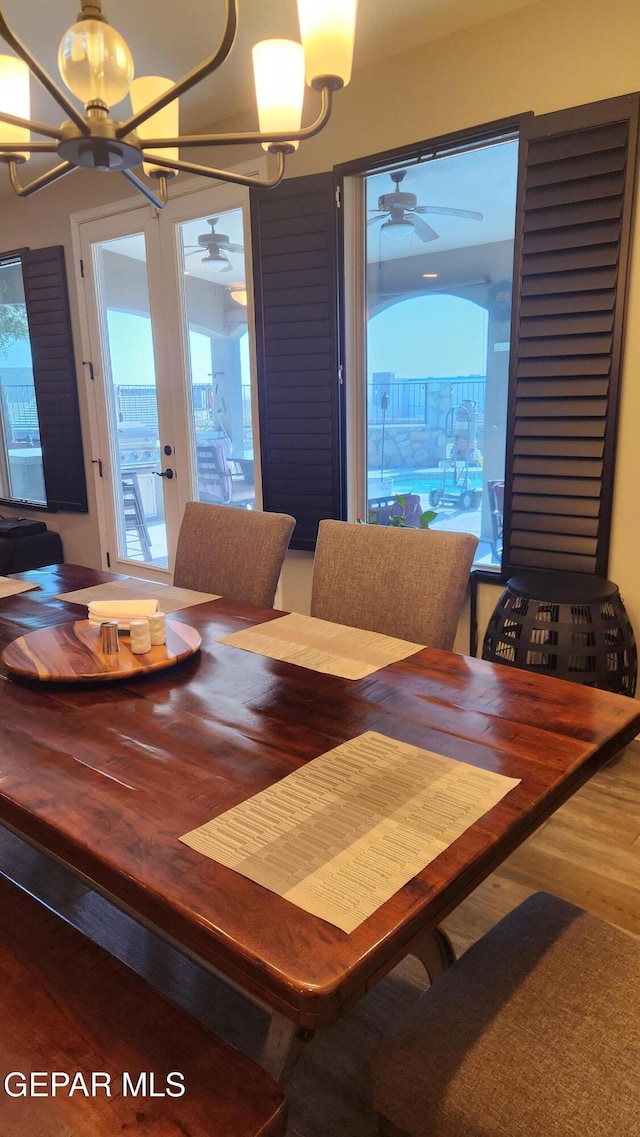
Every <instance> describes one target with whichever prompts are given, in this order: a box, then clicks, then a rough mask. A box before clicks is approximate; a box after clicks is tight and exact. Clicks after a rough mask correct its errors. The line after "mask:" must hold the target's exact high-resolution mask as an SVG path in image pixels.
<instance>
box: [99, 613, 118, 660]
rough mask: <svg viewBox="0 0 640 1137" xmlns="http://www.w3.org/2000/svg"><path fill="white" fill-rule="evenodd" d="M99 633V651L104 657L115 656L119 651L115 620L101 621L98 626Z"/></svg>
mask: <svg viewBox="0 0 640 1137" xmlns="http://www.w3.org/2000/svg"><path fill="white" fill-rule="evenodd" d="M100 633H101V640H100V649H101V651H102V652H103V653H104V654H105V655H115V653H116V652H117V651H120V641H119V639H118V621H117V620H103V621H102V623H101V624H100Z"/></svg>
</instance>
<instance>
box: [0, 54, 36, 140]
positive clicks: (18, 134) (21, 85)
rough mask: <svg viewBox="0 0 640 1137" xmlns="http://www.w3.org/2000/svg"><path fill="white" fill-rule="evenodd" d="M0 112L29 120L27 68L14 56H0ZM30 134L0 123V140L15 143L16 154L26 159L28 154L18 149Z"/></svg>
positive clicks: (21, 128)
mask: <svg viewBox="0 0 640 1137" xmlns="http://www.w3.org/2000/svg"><path fill="white" fill-rule="evenodd" d="M0 110H1V111H5V112H6V114H14V115H16V116H17V117H18V118H30V116H31V107H30V100H29V68H28V67H27V65H26V63H23V61H22V60H21V59H16V57H15V56H14V55H0ZM30 137H31V133H30V131H29V130H27V128H26V127H25V126H9V124H8V123H6V122H0V139H2V141H3V142H15V144H16V150H15V152H16V154H19V155H21V156H22V157H23V158H28V157H29V153H28V152H26V151H24V150H21V149H20V143H21V142H29V140H30Z"/></svg>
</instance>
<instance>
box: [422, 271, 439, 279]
mask: <svg viewBox="0 0 640 1137" xmlns="http://www.w3.org/2000/svg"><path fill="white" fill-rule="evenodd" d="M422 279H423V280H437V279H438V274H437V272H423V274H422Z"/></svg>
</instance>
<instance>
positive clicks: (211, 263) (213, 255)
mask: <svg viewBox="0 0 640 1137" xmlns="http://www.w3.org/2000/svg"><path fill="white" fill-rule="evenodd" d="M202 264H203V265H206V266H207V268H209V269H210V271H211V272H220V271H221V269H225V268H230V267H231V261H230V260H229V258H228V257H225V255H224V253H222V252H220V249H210V250H209V252H208V253H206V254H205V256H204V257H203V258H202Z"/></svg>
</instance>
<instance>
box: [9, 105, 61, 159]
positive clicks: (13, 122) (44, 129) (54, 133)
mask: <svg viewBox="0 0 640 1137" xmlns="http://www.w3.org/2000/svg"><path fill="white" fill-rule="evenodd" d="M0 122H6V123H8V124H9V126H22V127H24V128H25V130H33V131H35V133H36V134H45V135H46V136H47V137H48V138H56V139H57V140H58V141H60V139H61V138H62V131H61V130H58V128H57V127H55V126H45V124H44V123H43V122H36V121H35V120H34V119H32V118H18V116H17V115H15V114H7V112H6V111H0ZM38 145H39V146H40V145H44V143H38ZM20 148H21V149H22V150H26V149H27V147H26V145H25V144H24V143H22V142H21V143H20ZM54 149H55V147H54Z"/></svg>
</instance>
